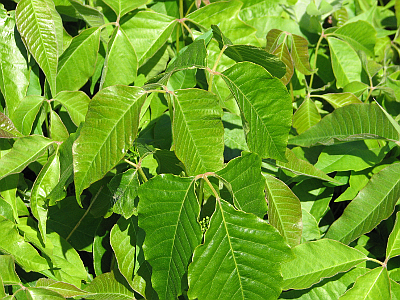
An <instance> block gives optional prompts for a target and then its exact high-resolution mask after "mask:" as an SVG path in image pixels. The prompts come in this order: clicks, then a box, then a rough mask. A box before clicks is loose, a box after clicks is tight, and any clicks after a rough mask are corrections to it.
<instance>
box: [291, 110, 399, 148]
mask: <svg viewBox="0 0 400 300" xmlns="http://www.w3.org/2000/svg"><path fill="white" fill-rule="evenodd" d="M334 139H337V140H339V141H352V140H357V139H387V140H391V141H399V140H400V133H399V132H397V130H396V129H395V127H394V126H393V125H392V123H391V122H390V121H389V120H388V118H387V117H386V115H385V114H384V113H383V112H382V110H381V109H380V108H379V107H378V106H377V105H375V104H373V103H372V104H349V105H346V106H343V107H339V108H337V109H335V110H334V111H333V113H331V114H329V115H327V116H326V117H325V118H323V119H322V120H321V121H320V122H319V123H318V124H316V125H315V126H313V127H311V128H310V129H308V130H307V131H305V132H304V133H302V134H300V135H298V136H295V137H293V138H291V139H290V140H289V143H290V144H295V145H300V146H304V147H309V146H312V145H315V144H317V143H321V144H325V145H330V144H333V140H334Z"/></svg>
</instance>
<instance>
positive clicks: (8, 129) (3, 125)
mask: <svg viewBox="0 0 400 300" xmlns="http://www.w3.org/2000/svg"><path fill="white" fill-rule="evenodd" d="M22 136H23V135H22V134H21V133H20V132H19V131H18V129H17V128H15V126H14V124H13V122H12V121H11V120H10V119H9V118H8V117H7V116H6V115H5V114H3V113H2V112H0V137H1V138H13V137H22Z"/></svg>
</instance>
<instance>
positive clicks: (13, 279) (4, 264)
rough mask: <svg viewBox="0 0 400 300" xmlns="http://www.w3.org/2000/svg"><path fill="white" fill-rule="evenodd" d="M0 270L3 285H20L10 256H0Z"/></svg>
mask: <svg viewBox="0 0 400 300" xmlns="http://www.w3.org/2000/svg"><path fill="white" fill-rule="evenodd" d="M0 270H1V273H0V278H1V280H3V284H5V285H8V284H21V279H19V277H18V275H17V273H16V272H15V265H14V259H13V257H12V256H11V255H0Z"/></svg>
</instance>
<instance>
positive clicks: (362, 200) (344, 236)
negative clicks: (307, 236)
mask: <svg viewBox="0 0 400 300" xmlns="http://www.w3.org/2000/svg"><path fill="white" fill-rule="evenodd" d="M399 192H400V163H394V164H392V165H389V166H388V167H386V168H384V169H382V170H381V171H380V172H378V173H377V174H375V175H373V176H372V177H371V179H370V181H369V182H368V183H367V185H366V186H365V187H364V188H363V189H362V190H361V191H360V192H359V193H358V195H357V197H356V198H354V199H353V201H351V202H350V204H349V205H347V207H346V208H345V210H344V212H343V214H342V215H341V216H340V217H339V219H337V220H336V221H335V222H334V223H333V224H332V225H331V227H330V228H329V230H328V232H327V233H326V237H327V238H330V239H335V240H338V241H341V242H342V243H345V244H349V243H350V242H351V241H353V240H355V239H356V238H358V237H359V236H361V235H363V234H364V233H367V232H370V231H371V230H372V229H374V228H375V227H376V226H377V225H378V224H379V223H380V222H381V221H382V220H385V219H387V218H388V217H389V216H390V215H391V214H392V213H393V210H394V207H395V205H396V203H397V201H398V200H399V197H400V193H399Z"/></svg>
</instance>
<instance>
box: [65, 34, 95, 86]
mask: <svg viewBox="0 0 400 300" xmlns="http://www.w3.org/2000/svg"><path fill="white" fill-rule="evenodd" d="M100 32H101V29H100V28H96V27H92V28H89V29H86V30H84V31H82V32H81V33H80V34H79V35H78V36H76V37H74V38H73V39H72V42H71V44H70V45H69V47H68V48H67V49H66V50H65V51H64V53H63V54H62V55H61V57H60V59H59V61H58V72H57V92H61V91H76V90H79V89H80V88H81V87H82V86H83V85H84V84H85V83H86V82H87V81H88V79H89V78H90V77H91V76H92V75H93V73H94V70H95V69H94V68H95V64H96V59H97V53H98V51H99V46H100ZM71 74H74V75H73V76H71Z"/></svg>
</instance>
